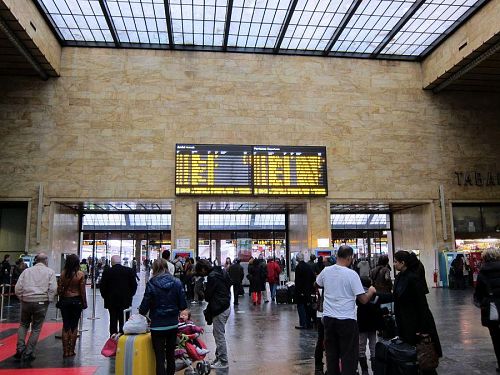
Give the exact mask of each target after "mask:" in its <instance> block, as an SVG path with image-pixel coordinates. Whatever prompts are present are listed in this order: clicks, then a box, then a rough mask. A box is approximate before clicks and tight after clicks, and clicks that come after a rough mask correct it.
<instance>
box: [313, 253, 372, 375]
mask: <svg viewBox="0 0 500 375" xmlns="http://www.w3.org/2000/svg"><path fill="white" fill-rule="evenodd" d="M353 254H354V251H353V249H352V247H350V246H346V245H343V246H341V247H340V248H339V250H338V252H337V264H335V265H333V266H331V267H326V268H325V269H323V271H321V273H320V274H319V275H318V277H317V278H316V284H317V285H318V286H319V287H322V288H324V301H323V324H324V326H325V351H326V367H327V373H328V375H340V374H342V375H354V374H356V371H357V368H358V356H359V347H358V346H359V331H358V324H357V322H356V299H357V300H358V301H359V302H361V303H363V304H365V303H368V302H369V301H370V300H371V298H372V297H373V295H374V294H375V293H376V290H375V288H374V287H370V288H369V289H368V291H367V292H366V293H365V290H364V288H363V285H362V284H361V280H360V278H359V275H358V274H357V273H356V272H355V271H353V270H351V269H350V268H349V266H350V265H351V264H352V259H353ZM340 361H342V372H341V371H340V366H339V363H340Z"/></svg>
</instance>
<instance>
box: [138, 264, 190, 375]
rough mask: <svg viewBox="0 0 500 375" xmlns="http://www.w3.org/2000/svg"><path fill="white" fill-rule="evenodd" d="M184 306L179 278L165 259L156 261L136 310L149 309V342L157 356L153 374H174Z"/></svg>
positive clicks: (144, 312)
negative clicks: (180, 313)
mask: <svg viewBox="0 0 500 375" xmlns="http://www.w3.org/2000/svg"><path fill="white" fill-rule="evenodd" d="M186 308H187V303H186V296H185V294H184V288H183V286H182V284H181V282H180V280H179V279H178V278H176V277H174V276H173V275H171V274H170V273H169V272H168V264H167V261H166V260H165V259H161V258H160V259H157V260H155V261H154V263H153V277H152V278H151V279H150V280H149V281H148V283H147V284H146V291H145V292H144V297H143V299H142V302H141V306H140V307H139V313H140V314H141V315H146V314H147V313H148V312H149V318H150V319H151V341H152V342H153V350H154V352H155V357H156V375H174V373H175V356H174V354H175V344H176V340H177V325H178V323H179V312H180V311H182V310H185V309H186ZM165 360H166V362H167V368H166V370H165Z"/></svg>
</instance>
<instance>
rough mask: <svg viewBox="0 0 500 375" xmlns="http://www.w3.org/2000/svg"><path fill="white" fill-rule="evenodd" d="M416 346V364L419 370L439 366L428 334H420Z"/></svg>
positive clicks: (432, 368)
mask: <svg viewBox="0 0 500 375" xmlns="http://www.w3.org/2000/svg"><path fill="white" fill-rule="evenodd" d="M416 348H417V361H418V366H419V368H420V370H421V371H430V370H434V369H436V368H437V367H438V366H439V356H438V354H437V351H436V347H435V346H434V343H433V342H432V339H431V337H430V336H429V335H425V336H424V335H423V336H421V337H420V340H419V342H418V343H417V346H416Z"/></svg>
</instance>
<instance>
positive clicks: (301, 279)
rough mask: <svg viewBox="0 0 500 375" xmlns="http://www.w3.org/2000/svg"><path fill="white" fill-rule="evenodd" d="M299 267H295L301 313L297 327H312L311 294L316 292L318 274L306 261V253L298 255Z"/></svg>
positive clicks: (297, 295) (296, 295)
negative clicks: (315, 285)
mask: <svg viewBox="0 0 500 375" xmlns="http://www.w3.org/2000/svg"><path fill="white" fill-rule="evenodd" d="M296 259H297V262H298V264H297V267H295V301H296V302H297V312H298V313H299V325H298V326H295V328H297V329H306V328H312V321H313V319H314V316H313V315H314V314H313V311H312V308H311V295H312V294H313V293H314V281H315V280H316V276H315V275H314V272H313V270H312V268H311V266H310V265H309V264H307V263H306V262H304V254H302V253H298V254H297V256H296Z"/></svg>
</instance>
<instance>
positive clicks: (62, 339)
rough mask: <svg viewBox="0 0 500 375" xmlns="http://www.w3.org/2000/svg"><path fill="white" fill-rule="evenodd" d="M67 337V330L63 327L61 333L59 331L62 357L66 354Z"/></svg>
mask: <svg viewBox="0 0 500 375" xmlns="http://www.w3.org/2000/svg"><path fill="white" fill-rule="evenodd" d="M68 337H69V331H65V330H64V329H63V330H62V333H61V341H62V347H63V358H65V357H67V356H68Z"/></svg>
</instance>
